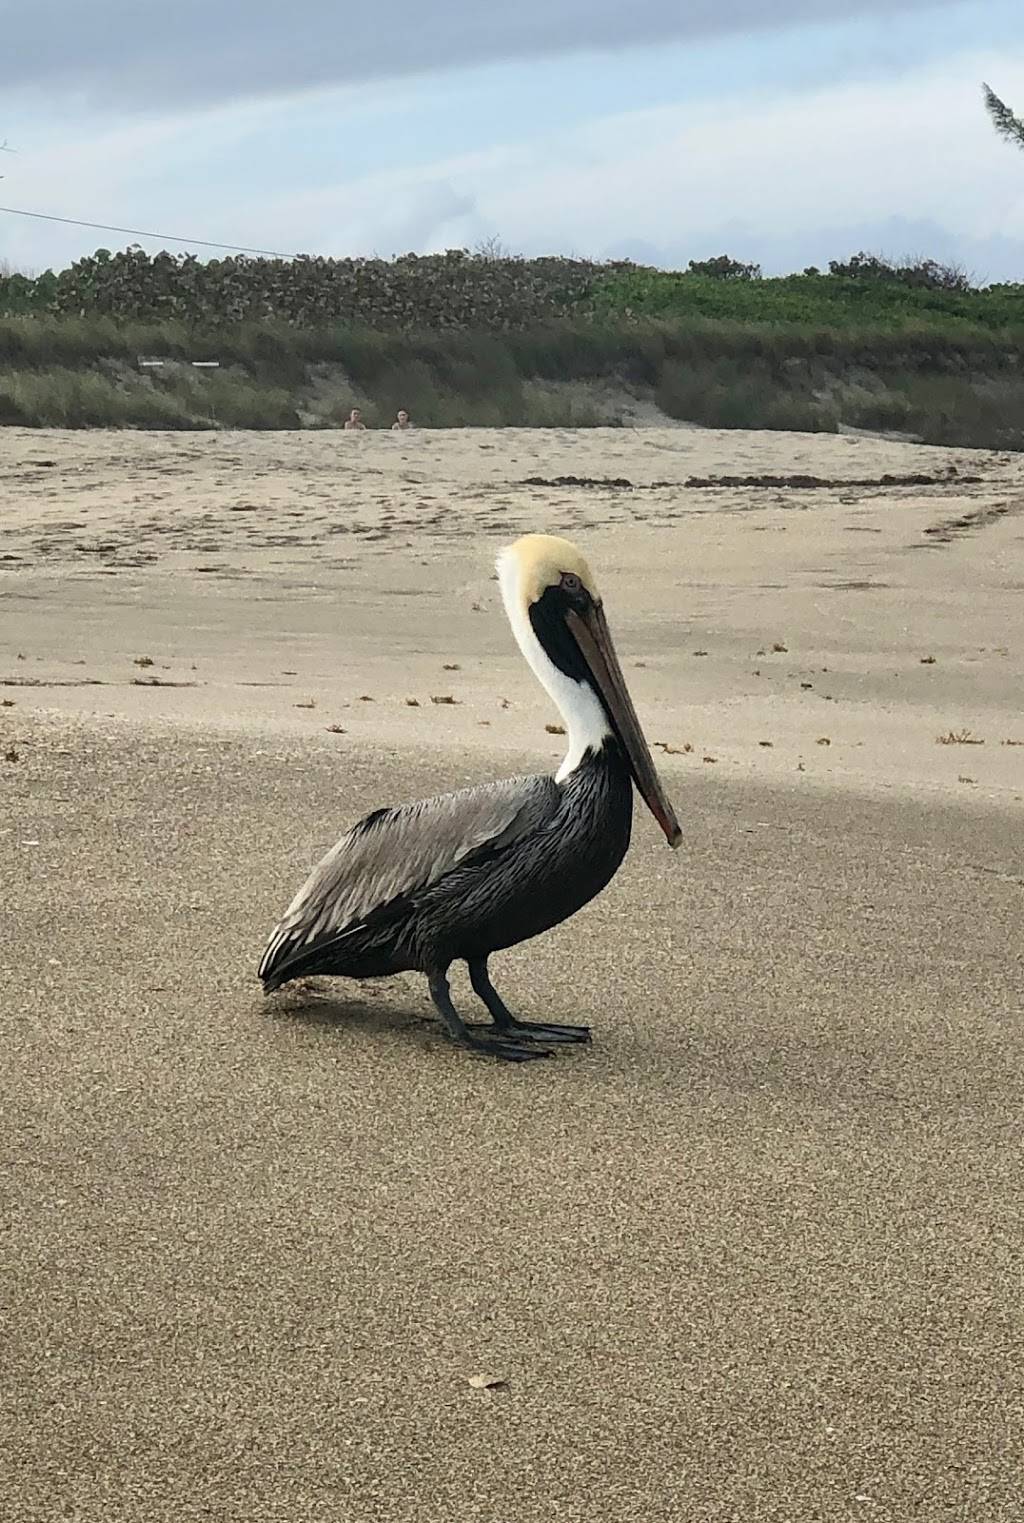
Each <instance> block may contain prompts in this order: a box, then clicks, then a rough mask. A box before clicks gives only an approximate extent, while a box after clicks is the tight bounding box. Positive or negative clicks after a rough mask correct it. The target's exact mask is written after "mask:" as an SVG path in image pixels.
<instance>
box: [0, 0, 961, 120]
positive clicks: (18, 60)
mask: <svg viewBox="0 0 1024 1523" xmlns="http://www.w3.org/2000/svg"><path fill="white" fill-rule="evenodd" d="M955 3H956V0H772V3H766V0H686V3H683V0H632V3H631V4H630V5H624V4H623V3H622V0H519V3H518V4H515V5H500V6H499V5H494V4H488V3H486V0H433V3H432V4H424V3H423V0H390V3H389V4H388V5H387V6H386V7H378V6H374V5H371V4H367V5H363V6H349V5H346V6H343V7H339V6H338V5H337V3H336V0H306V3H305V4H304V5H303V6H302V7H300V8H295V7H289V6H285V5H282V4H281V3H280V0H247V3H246V4H245V5H244V6H239V5H236V4H228V3H226V0H177V3H175V4H173V5H172V4H167V3H166V0H158V3H152V0H149V3H146V0H92V3H90V4H84V3H83V0H34V3H32V4H28V5H18V6H14V7H8V8H7V10H8V14H7V15H6V16H5V19H4V37H3V48H2V51H0V89H4V90H7V91H14V90H17V91H21V92H26V91H27V92H36V93H39V94H42V93H50V94H52V92H53V91H56V90H59V91H61V92H63V93H65V94H69V95H73V96H75V97H76V98H77V99H78V100H79V101H80V102H81V103H83V104H87V105H91V106H96V107H99V108H102V109H109V108H110V107H111V105H112V104H113V103H115V102H116V105H117V107H118V109H121V110H125V109H133V110H152V109H167V108H168V107H169V106H173V107H179V106H181V105H183V104H204V105H210V104H215V103H218V102H225V101H231V100H238V99H243V98H248V99H255V98H260V97H263V96H272V95H281V94H286V93H289V92H296V91H300V90H305V89H313V88H318V87H323V86H326V85H332V84H345V83H356V82H360V81H366V80H375V79H383V78H388V77H400V76H402V75H409V74H421V73H429V72H433V71H440V70H447V69H451V68H457V67H462V66H465V65H470V64H478V63H485V62H489V61H494V60H498V59H510V58H536V57H543V56H548V55H553V54H564V53H570V52H577V53H578V52H585V51H587V50H607V49H621V48H623V47H638V46H643V45H645V44H650V43H664V42H670V41H677V40H679V39H688V38H692V39H694V40H695V41H697V40H703V39H706V38H709V37H714V36H721V35H726V34H729V33H734V32H740V31H746V32H750V31H758V30H778V29H780V28H783V27H786V26H788V25H791V24H797V23H801V22H828V21H836V20H842V19H848V18H850V17H853V16H856V15H863V16H879V17H885V16H888V15H891V14H892V13H893V12H895V11H913V10H931V11H933V12H934V11H936V10H938V9H940V8H943V7H945V8H950V7H952V6H953V5H954V4H955Z"/></svg>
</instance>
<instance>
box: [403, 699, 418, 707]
mask: <svg viewBox="0 0 1024 1523" xmlns="http://www.w3.org/2000/svg"><path fill="white" fill-rule="evenodd" d="M405 701H406V703H407V704H408V705H409V707H410V708H411V709H418V708H419V706H420V701H419V699H418V698H407V699H406V700H405Z"/></svg>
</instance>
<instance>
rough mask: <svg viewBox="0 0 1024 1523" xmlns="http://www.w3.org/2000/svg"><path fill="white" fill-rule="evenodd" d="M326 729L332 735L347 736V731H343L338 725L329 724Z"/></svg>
mask: <svg viewBox="0 0 1024 1523" xmlns="http://www.w3.org/2000/svg"><path fill="white" fill-rule="evenodd" d="M327 729H328V730H330V732H331V734H332V735H347V734H348V731H347V730H345V729H343V728H342V726H341V725H340V724H329V725H328V726H327Z"/></svg>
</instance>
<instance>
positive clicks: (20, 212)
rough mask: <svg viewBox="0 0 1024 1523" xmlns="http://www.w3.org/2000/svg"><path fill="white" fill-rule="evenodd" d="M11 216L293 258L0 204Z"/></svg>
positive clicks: (171, 241) (274, 252)
mask: <svg viewBox="0 0 1024 1523" xmlns="http://www.w3.org/2000/svg"><path fill="white" fill-rule="evenodd" d="M0 212H7V213H8V214H9V215H10V216H12V217H36V218H38V219H39V221H41V222H63V223H66V224H67V225H68V226H69V227H93V228H96V229H97V230H98V231H99V232H101V233H129V234H130V235H131V236H132V237H133V238H159V239H162V240H163V241H164V242H165V243H197V244H199V245H200V246H201V247H202V248H204V249H227V250H228V251H229V253H232V254H263V255H265V256H266V258H268V259H294V258H295V257H296V256H295V255H294V254H280V253H278V252H277V251H276V250H275V249H250V248H246V247H245V246H244V245H242V244H239V243H213V242H211V240H210V239H209V238H179V237H176V236H175V234H173V233H146V232H143V231H142V229H141V228H138V227H112V226H111V225H110V223H109V222H83V221H82V219H81V218H80V217H55V216H53V215H52V214H51V213H49V212H29V211H25V209H24V208H23V207H20V206H0Z"/></svg>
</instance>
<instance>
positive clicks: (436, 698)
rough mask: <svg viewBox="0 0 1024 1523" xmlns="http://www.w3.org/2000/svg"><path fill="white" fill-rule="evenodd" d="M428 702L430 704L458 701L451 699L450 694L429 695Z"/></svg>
mask: <svg viewBox="0 0 1024 1523" xmlns="http://www.w3.org/2000/svg"><path fill="white" fill-rule="evenodd" d="M430 701H431V703H458V701H459V700H458V699H457V698H453V697H452V695H451V693H431V695H430Z"/></svg>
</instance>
